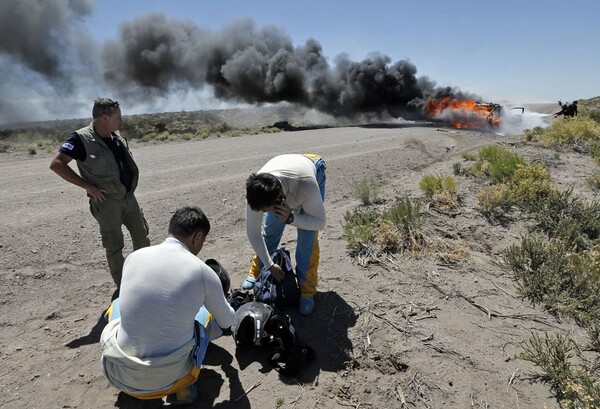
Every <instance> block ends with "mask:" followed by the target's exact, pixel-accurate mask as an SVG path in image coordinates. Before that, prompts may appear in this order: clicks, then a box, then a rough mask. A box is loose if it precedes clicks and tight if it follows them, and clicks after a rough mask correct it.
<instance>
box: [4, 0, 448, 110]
mask: <svg viewBox="0 0 600 409" xmlns="http://www.w3.org/2000/svg"><path fill="white" fill-rule="evenodd" d="M92 11H93V3H92V1H91V0H2V2H1V3H0V27H2V28H1V30H2V31H3V35H2V36H0V64H1V65H0V75H3V77H4V78H8V81H5V82H4V83H3V84H2V85H0V91H1V95H2V96H1V97H0V121H6V119H7V116H10V117H11V118H12V119H14V112H16V111H18V106H19V105H18V104H17V103H16V102H18V101H26V100H32V99H33V100H37V101H41V102H40V104H41V105H42V106H43V108H45V109H46V111H47V112H48V113H54V114H57V115H59V114H61V113H62V114H63V115H65V114H67V115H68V113H67V112H68V111H66V110H64V108H66V107H68V108H69V109H71V108H72V105H71V103H74V100H78V101H85V102H83V103H84V104H85V109H86V110H88V111H89V106H90V102H91V100H93V99H94V98H95V97H97V96H98V95H101V94H102V95H106V96H110V97H113V98H119V99H122V100H123V99H124V100H125V101H126V102H127V103H128V104H129V105H130V106H131V105H135V104H148V103H151V102H152V101H154V100H159V99H161V98H163V99H164V98H166V97H168V96H169V95H172V94H173V93H175V92H179V91H186V92H187V91H189V90H205V89H210V90H211V92H212V93H213V95H214V96H215V97H216V98H217V99H219V100H221V101H227V102H232V103H236V102H242V103H250V104H261V103H278V102H284V101H285V102H289V103H293V104H299V105H302V106H305V107H308V108H313V109H316V110H319V111H322V112H325V113H328V114H331V115H334V116H346V117H352V116H353V115H356V114H369V115H376V116H380V115H384V114H387V115H391V116H393V117H399V116H407V115H411V114H412V115H414V114H417V115H418V114H420V112H421V109H422V106H423V102H424V100H426V99H427V98H428V97H430V96H432V95H434V94H436V93H439V92H440V90H439V89H436V87H435V82H434V81H432V80H430V79H428V78H427V77H423V76H421V77H417V68H416V67H415V65H414V64H412V63H411V62H409V61H397V62H392V60H391V59H390V58H389V57H387V56H385V55H380V54H373V55H371V56H369V58H366V59H364V60H362V61H359V62H356V61H351V60H350V58H349V57H348V56H346V55H340V56H338V57H336V58H335V59H334V62H333V64H332V65H330V63H329V61H328V59H327V58H326V57H325V56H324V54H323V50H322V48H321V45H320V44H319V43H318V42H317V41H316V40H314V39H309V40H307V41H306V42H305V43H304V44H302V45H299V46H294V44H293V43H292V40H291V38H290V37H289V36H288V35H287V34H286V33H285V32H284V31H283V30H282V29H281V28H278V27H275V26H267V27H256V25H255V24H254V22H253V21H252V20H250V19H243V20H240V21H237V22H235V23H233V24H231V25H229V26H227V27H225V28H223V29H222V30H220V31H208V30H205V29H202V28H201V27H198V26H197V25H196V24H195V23H194V22H192V21H188V20H182V19H175V18H169V17H167V16H165V15H164V14H160V13H156V14H150V15H146V16H142V17H139V18H136V19H134V20H132V21H128V22H124V23H122V24H121V25H120V27H119V35H118V38H116V39H113V40H109V41H106V42H105V43H104V44H98V43H95V42H94V41H92V40H91V36H90V35H89V33H88V32H87V31H86V30H85V26H84V24H83V22H84V20H85V18H86V17H87V16H88V15H90V14H91V13H92ZM8 33H11V35H8ZM9 38H10V40H9ZM32 84H35V85H34V86H33V87H32ZM57 98H59V99H60V100H61V101H63V103H61V104H44V102H43V101H48V100H53V99H57ZM69 98H71V99H72V100H73V101H71V103H66V102H64V101H65V100H67V101H68V100H69ZM15 101H16V102H15ZM60 107H63V111H62V112H61V111H60ZM199 108H201V107H199ZM41 109H42V108H40V110H41ZM9 112H10V114H9ZM28 114H31V111H28ZM22 116H25V115H22Z"/></svg>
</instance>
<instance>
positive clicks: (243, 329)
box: [231, 301, 273, 346]
mask: <svg viewBox="0 0 600 409" xmlns="http://www.w3.org/2000/svg"><path fill="white" fill-rule="evenodd" d="M272 314H273V308H271V307H270V306H269V305H267V304H263V303H261V302H256V301H251V302H248V303H246V304H244V305H242V306H241V307H240V308H238V310H237V311H236V312H235V316H234V318H233V325H232V326H231V331H232V332H233V338H234V339H235V343H236V345H239V346H252V345H254V346H260V345H261V344H262V342H263V340H264V339H266V338H269V335H268V334H267V333H266V332H265V324H266V323H267V321H268V320H269V318H271V315H272Z"/></svg>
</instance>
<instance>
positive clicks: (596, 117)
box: [585, 110, 600, 124]
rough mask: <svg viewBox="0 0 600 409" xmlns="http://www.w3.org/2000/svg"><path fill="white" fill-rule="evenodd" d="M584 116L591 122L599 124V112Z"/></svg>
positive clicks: (588, 113) (591, 112) (587, 113)
mask: <svg viewBox="0 0 600 409" xmlns="http://www.w3.org/2000/svg"><path fill="white" fill-rule="evenodd" d="M585 115H586V116H588V117H589V118H590V119H591V120H592V121H595V122H597V123H598V124H600V110H594V111H590V112H586V114H585Z"/></svg>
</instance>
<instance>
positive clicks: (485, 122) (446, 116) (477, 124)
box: [424, 95, 504, 129]
mask: <svg viewBox="0 0 600 409" xmlns="http://www.w3.org/2000/svg"><path fill="white" fill-rule="evenodd" d="M424 111H425V114H426V115H427V116H428V117H429V118H431V119H433V120H436V121H442V122H446V123H449V124H450V125H451V126H453V127H455V128H466V129H480V128H490V127H491V128H499V127H500V126H501V125H502V117H503V113H504V108H503V107H502V105H500V104H495V103H492V102H479V101H476V100H474V99H458V98H455V97H453V96H451V95H447V96H443V97H439V98H431V99H429V100H428V101H427V103H426V104H425V107H424Z"/></svg>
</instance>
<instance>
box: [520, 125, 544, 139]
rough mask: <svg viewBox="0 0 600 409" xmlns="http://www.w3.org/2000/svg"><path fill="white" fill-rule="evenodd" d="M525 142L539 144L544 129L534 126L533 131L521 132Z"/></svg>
mask: <svg viewBox="0 0 600 409" xmlns="http://www.w3.org/2000/svg"><path fill="white" fill-rule="evenodd" d="M523 135H524V137H525V140H526V141H528V142H529V141H533V142H539V141H540V140H541V139H542V135H544V128H542V127H541V126H536V127H535V128H533V129H525V131H524V132H523Z"/></svg>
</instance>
